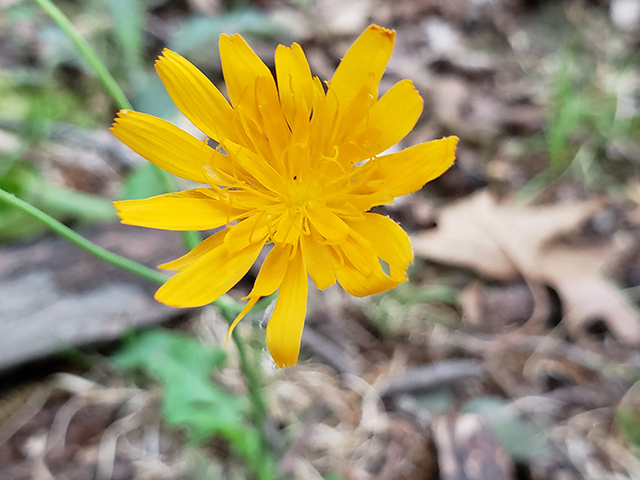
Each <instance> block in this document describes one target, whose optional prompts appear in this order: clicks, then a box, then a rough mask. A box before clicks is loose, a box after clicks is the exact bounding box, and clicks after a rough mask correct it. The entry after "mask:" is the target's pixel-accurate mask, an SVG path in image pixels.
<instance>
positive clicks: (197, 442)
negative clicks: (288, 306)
mask: <svg viewBox="0 0 640 480" xmlns="http://www.w3.org/2000/svg"><path fill="white" fill-rule="evenodd" d="M54 3H55V4H56V5H57V6H58V7H59V8H60V9H61V10H62V11H63V12H64V13H65V14H66V15H67V16H68V17H69V19H70V20H71V22H72V23H73V25H74V27H75V28H76V29H77V30H78V31H79V33H80V34H81V35H82V37H83V38H84V39H85V40H86V41H87V42H88V43H89V44H90V45H91V46H92V48H93V49H94V50H95V51H96V53H97V55H98V57H99V58H100V59H101V60H102V61H103V62H104V63H105V65H106V66H107V68H108V69H109V71H110V72H111V73H112V74H113V75H114V77H115V78H116V80H117V81H118V83H119V84H120V86H121V87H122V88H123V90H124V91H125V93H126V95H127V97H128V98H129V100H130V101H131V103H132V104H133V106H134V108H135V109H136V110H139V111H142V112H146V113H150V114H153V115H156V116H160V117H163V118H165V119H168V120H170V121H172V122H174V123H176V124H177V125H179V126H180V127H182V128H184V129H186V130H188V131H191V132H192V133H194V134H197V132H196V131H195V129H194V128H193V126H191V125H190V124H189V123H188V122H187V121H186V120H185V119H184V117H181V116H180V114H179V112H178V111H177V109H176V108H175V106H173V104H172V103H171V101H170V98H169V97H168V95H167V94H166V92H165V91H164V88H163V86H162V83H161V82H160V80H159V79H158V77H157V76H156V74H155V72H154V70H153V62H154V60H155V58H156V57H157V56H158V55H159V53H160V52H161V50H162V49H163V48H164V47H169V48H171V49H173V50H174V51H177V52H179V53H180V54H181V55H183V56H185V57H186V58H188V59H189V60H190V61H191V62H192V63H194V64H195V65H197V66H198V67H199V68H200V69H201V70H202V71H203V72H205V74H206V75H207V76H208V77H209V78H210V79H211V80H212V81H213V82H215V83H216V84H217V85H218V86H219V88H220V89H221V90H222V91H223V92H224V91H225V90H224V84H223V82H222V72H221V69H220V59H219V55H218V48H217V42H218V37H219V36H220V34H221V33H241V34H242V35H243V36H244V38H245V39H246V40H247V41H248V42H249V44H250V45H251V46H252V47H253V48H254V50H255V51H256V52H257V53H258V55H260V56H261V57H262V58H263V60H264V61H265V62H266V63H267V65H269V66H270V68H273V53H274V50H275V47H276V46H277V45H278V44H280V43H284V44H287V45H288V44H290V43H291V42H294V41H295V42H298V43H299V44H301V45H302V47H303V49H304V50H305V52H306V54H307V57H308V59H309V63H310V65H311V69H312V72H313V74H314V75H317V76H319V77H320V78H321V79H324V80H328V79H330V78H331V76H332V74H333V71H334V69H335V67H336V65H337V64H338V62H339V61H340V58H341V57H342V55H344V53H345V51H346V49H347V48H348V47H349V46H350V45H351V43H352V42H353V41H354V39H355V38H356V37H357V36H358V35H359V34H360V33H361V32H362V31H363V30H364V28H366V26H367V25H369V24H371V23H376V24H379V25H382V26H385V27H387V28H392V29H395V30H396V45H395V50H394V54H393V56H392V58H391V61H390V62H389V66H388V69H387V73H386V75H385V76H384V78H383V80H382V83H381V85H380V90H381V93H383V92H384V91H386V90H387V89H388V88H389V87H390V86H391V85H393V84H394V83H395V82H397V81H399V80H401V79H404V78H409V79H411V80H412V81H413V82H414V84H415V85H416V88H417V89H418V90H419V91H420V93H421V95H422V97H423V99H424V102H425V108H424V112H423V115H422V118H421V120H420V121H419V123H418V125H417V126H416V128H415V129H414V130H413V132H412V133H411V134H410V135H409V136H408V137H407V138H406V139H405V140H403V142H402V144H401V145H399V146H398V147H397V148H404V147H407V146H411V145H414V144H417V143H420V142H424V141H427V140H431V139H435V138H439V137H442V136H445V135H457V136H459V137H460V143H459V147H458V154H457V162H456V164H455V165H454V167H453V168H452V169H451V170H450V171H448V172H447V173H446V174H445V175H443V176H442V177H441V178H440V179H438V180H437V181H435V182H433V183H431V184H429V185H427V186H426V187H425V188H424V189H423V190H422V191H420V192H416V193H415V194H412V195H409V196H407V197H403V198H400V199H398V200H397V201H396V203H395V204H393V205H391V206H387V207H384V208H378V209H376V210H377V211H379V212H380V213H384V214H386V215H389V216H391V217H392V218H393V219H394V220H396V221H398V222H399V223H400V224H401V225H402V226H403V227H404V228H405V230H407V231H408V232H409V234H410V236H411V238H412V242H413V245H414V251H415V257H416V258H415V260H414V262H413V264H412V266H411V267H410V271H409V278H410V281H409V282H407V283H405V284H402V285H400V286H399V287H397V288H396V289H394V290H392V291H390V292H386V293H384V294H380V295H376V296H372V297H368V298H364V299H355V298H352V297H350V296H349V295H347V294H345V292H344V291H342V290H341V289H340V288H339V287H337V286H333V287H330V288H328V289H327V290H325V291H323V292H318V291H317V290H315V289H311V292H310V298H309V307H308V314H307V323H306V327H305V332H304V335H303V342H302V354H301V358H300V361H299V364H298V366H297V367H294V368H290V369H284V370H278V369H276V368H275V367H274V366H273V365H272V363H271V361H270V359H269V356H268V353H267V352H266V349H265V344H264V328H263V327H264V323H265V320H264V315H263V314H262V313H260V314H253V315H250V316H249V317H248V318H247V319H246V320H244V321H243V322H242V323H241V325H240V326H239V327H238V332H239V334H240V336H241V338H242V340H243V342H244V343H243V344H244V345H246V351H245V352H238V350H237V348H236V347H235V346H234V345H229V347H227V348H226V349H223V348H222V345H223V343H224V338H225V335H226V330H227V326H228V325H227V322H226V321H225V320H224V319H223V318H222V317H221V316H220V315H219V312H218V310H216V309H215V308H213V307H206V308H200V309H191V310H176V309H171V308H169V307H165V306H163V305H159V304H157V303H155V301H154V300H153V292H154V291H155V288H156V286H155V285H154V284H152V283H150V282H146V281H144V280H140V279H139V278H137V277H135V276H134V275H132V274H129V273H125V272H122V271H120V270H118V269H117V268H116V267H113V266H110V265H107V264H105V263H104V262H102V261H100V260H98V259H96V258H93V257H91V256H89V255H88V254H86V253H84V252H82V251H81V250H79V249H78V248H77V247H75V246H73V245H71V244H69V243H68V242H66V241H65V240H63V239H60V238H59V237H57V236H56V235H54V234H52V233H50V232H48V231H47V230H46V227H44V226H42V225H41V224H40V223H38V221H36V220H34V219H33V218H31V217H29V216H27V215H26V214H24V213H22V212H21V211H18V210H16V209H14V208H11V207H9V206H7V205H5V204H2V203H0V479H2V480H23V479H24V480H48V479H56V480H84V479H97V480H106V479H113V480H128V479H136V480H144V479H154V480H160V479H167V480H172V479H194V480H196V479H209V478H216V479H218V478H220V479H259V480H267V479H289V478H291V479H302V480H307V479H309V480H316V479H327V480H329V479H331V480H339V479H344V480H369V479H371V480H374V479H375V480H395V479H407V480H414V479H425V480H432V479H433V480H435V479H442V480H465V479H469V480H471V479H474V480H475V479H486V480H501V479H518V480H529V479H530V480H544V479H552V480H573V479H583V478H585V479H627V478H629V479H638V478H640V459H639V457H638V454H639V453H640V387H639V386H637V384H636V382H637V381H638V380H640V352H639V350H638V347H639V346H640V315H639V313H638V305H639V302H640V175H639V173H640V0H600V1H598V0H590V1H588V0H572V1H569V0H567V1H544V0H537V1H536V0H349V1H344V0H341V1H340V0H297V1H296V0H288V1H287V0H254V1H251V0H226V1H225V0H76V1H71V0H69V1H62V0H60V1H56V2H54ZM117 110H118V108H117V106H116V105H115V103H114V102H113V100H112V99H111V97H110V96H109V95H108V94H107V92H106V91H105V90H104V88H103V87H102V85H101V83H100V81H99V79H98V78H97V77H96V75H95V73H94V71H93V70H92V69H91V68H90V67H89V66H88V65H87V63H86V62H85V60H83V58H82V57H81V55H80V54H79V53H78V51H77V50H76V49H75V47H74V45H73V44H72V42H71V41H70V40H69V39H68V38H67V36H65V34H64V33H63V31H62V30H61V29H60V28H59V27H58V26H57V25H56V24H55V23H54V22H53V21H52V20H51V19H50V18H49V17H48V16H47V14H46V13H45V12H44V11H43V10H42V9H41V8H40V6H39V5H38V4H37V3H36V2H35V1H31V0H0V187H2V188H3V189H5V190H7V191H9V192H12V193H14V194H16V195H17V196H19V197H20V198H22V199H24V200H26V201H28V202H30V203H32V204H33V205H35V206H37V207H38V208H40V209H42V210H44V211H45V212H47V213H49V214H50V215H52V216H54V217H56V218H58V219H59V220H61V221H62V222H64V223H65V224H66V225H68V226H70V227H72V228H73V229H75V230H77V231H78V232H80V233H81V234H82V235H84V236H85V237H87V238H89V239H90V240H92V241H94V242H95V243H97V244H99V245H101V246H103V247H105V248H107V249H109V250H112V251H114V252H117V253H119V254H121V255H124V256H126V257H129V258H132V259H135V260H136V261H139V262H141V263H143V264H145V265H147V266H149V267H155V266H156V265H158V264H160V263H163V262H166V261H169V260H172V259H174V258H176V257H177V256H179V255H181V254H182V253H183V252H184V250H183V248H184V247H183V246H182V241H181V238H180V234H178V233H176V232H160V231H153V230H146V229H142V228H136V227H123V226H121V225H119V223H118V221H117V217H116V215H115V210H114V208H113V206H112V201H114V200H117V199H124V198H128V199H131V198H144V197H148V196H150V195H155V194H159V193H163V192H164V186H163V182H162V180H161V179H160V178H159V177H158V175H157V173H156V171H155V170H154V169H153V168H151V165H150V164H148V163H147V162H146V161H144V160H143V159H141V158H139V157H137V156H136V155H135V154H134V153H133V152H131V151H130V150H128V148H127V147H125V146H124V145H121V144H120V143H119V142H118V141H117V140H116V139H115V138H114V137H112V136H111V134H110V133H109V131H108V127H109V126H110V124H111V122H112V120H113V118H114V116H115V114H116V112H117ZM179 185H180V186H181V187H185V188H186V187H187V185H186V184H182V183H180V184H179ZM255 274H256V271H255V270H254V271H252V272H251V273H250V274H248V275H247V278H245V279H244V280H243V281H242V282H241V283H240V284H239V285H238V286H237V287H236V288H235V289H234V290H233V291H232V292H231V296H233V297H234V298H237V299H240V298H241V297H242V296H244V295H246V294H247V293H248V291H249V289H250V288H251V285H252V282H253V279H254V278H255ZM247 372H250V373H249V375H247Z"/></svg>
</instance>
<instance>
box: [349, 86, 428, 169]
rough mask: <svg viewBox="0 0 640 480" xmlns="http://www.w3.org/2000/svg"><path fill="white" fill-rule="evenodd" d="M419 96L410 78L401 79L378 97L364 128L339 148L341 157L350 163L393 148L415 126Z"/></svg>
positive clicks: (419, 102)
mask: <svg viewBox="0 0 640 480" xmlns="http://www.w3.org/2000/svg"><path fill="white" fill-rule="evenodd" d="M422 105H423V102H422V97H420V94H419V93H418V91H417V90H416V89H415V87H414V86H413V83H412V82H411V81H410V80H402V81H400V82H398V83H396V84H395V85H394V86H393V87H391V89H390V90H389V91H388V92H387V93H385V94H384V95H383V96H382V98H380V100H378V101H377V102H376V103H375V104H374V105H373V107H371V110H370V111H369V116H368V118H367V122H366V127H365V128H364V130H363V131H361V132H360V133H357V134H356V135H355V136H354V138H347V139H346V140H347V141H349V143H348V144H347V145H345V148H341V150H340V156H341V158H346V159H348V158H350V157H351V158H352V161H351V163H354V162H357V161H360V160H363V159H364V158H369V157H372V156H374V155H377V154H378V153H380V152H382V151H384V150H386V149H387V148H389V147H392V146H393V145H395V144H396V143H398V142H399V141H400V140H402V139H403V138H404V137H405V136H406V135H407V134H408V133H409V132H410V131H411V130H412V129H413V127H414V126H415V124H416V122H417V121H418V118H420V114H421V113H422Z"/></svg>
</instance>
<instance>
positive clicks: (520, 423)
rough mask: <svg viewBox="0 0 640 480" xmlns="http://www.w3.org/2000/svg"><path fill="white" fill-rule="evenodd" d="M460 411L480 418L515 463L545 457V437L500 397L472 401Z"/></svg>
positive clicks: (546, 446)
mask: <svg viewBox="0 0 640 480" xmlns="http://www.w3.org/2000/svg"><path fill="white" fill-rule="evenodd" d="M464 411H465V412H469V413H477V414H479V415H481V416H482V417H483V418H484V420H485V421H486V422H487V426H488V427H489V428H490V429H491V431H492V432H493V433H494V434H495V436H496V437H497V438H498V441H499V442H500V444H501V445H502V446H503V448H504V449H505V450H506V451H507V452H508V453H509V454H510V455H511V456H512V457H513V458H515V459H516V460H530V459H532V458H540V457H544V456H545V455H547V454H548V450H549V442H548V434H547V433H546V432H545V431H544V429H543V428H542V427H540V426H539V425H537V424H535V423H533V422H531V421H526V420H524V419H522V418H520V416H519V415H518V414H517V412H515V411H514V410H513V409H512V408H510V405H509V404H508V403H507V402H506V401H505V400H503V399H502V398H499V397H477V398H473V399H471V400H470V401H469V402H468V403H467V404H466V405H465V408H464Z"/></svg>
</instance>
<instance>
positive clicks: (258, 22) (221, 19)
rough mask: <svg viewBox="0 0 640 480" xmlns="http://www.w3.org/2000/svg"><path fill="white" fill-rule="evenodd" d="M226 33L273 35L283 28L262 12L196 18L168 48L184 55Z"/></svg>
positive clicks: (249, 10)
mask: <svg viewBox="0 0 640 480" xmlns="http://www.w3.org/2000/svg"><path fill="white" fill-rule="evenodd" d="M223 33H228V34H232V33H242V34H247V33H249V34H251V33H253V34H256V35H261V36H274V35H277V34H279V33H281V27H280V26H278V25H276V24H275V23H273V22H272V21H271V20H270V19H269V16H268V15H267V14H266V13H264V12H261V11H259V10H251V9H244V10H237V11H232V12H229V13H225V14H222V15H218V16H216V17H194V18H191V19H189V20H188V21H186V22H185V23H183V24H182V25H181V26H180V28H179V29H178V32H177V33H176V34H175V36H174V37H173V40H172V41H171V43H170V44H169V48H171V49H172V50H175V51H177V52H181V53H183V54H185V53H189V52H195V51H196V50H198V49H200V48H203V47H205V46H206V45H207V44H210V43H214V42H217V41H218V37H220V35H221V34H223Z"/></svg>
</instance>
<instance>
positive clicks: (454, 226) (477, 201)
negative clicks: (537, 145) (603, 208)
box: [411, 190, 598, 281]
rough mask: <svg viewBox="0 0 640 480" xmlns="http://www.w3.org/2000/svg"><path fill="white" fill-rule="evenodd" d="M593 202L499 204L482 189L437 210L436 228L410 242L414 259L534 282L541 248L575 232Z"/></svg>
mask: <svg viewBox="0 0 640 480" xmlns="http://www.w3.org/2000/svg"><path fill="white" fill-rule="evenodd" d="M597 208H598V205H597V203H596V202H584V203H572V204H561V205H554V206H545V207H535V208H522V207H515V206H503V205H499V204H498V203H497V202H496V200H495V199H494V198H493V197H492V196H491V194H490V193H489V192H488V191H486V190H482V191H480V192H478V193H476V194H474V195H472V196H470V197H468V198H466V199H464V200H462V201H460V202H457V203H455V204H453V205H451V206H448V207H446V208H444V209H443V210H442V213H441V214H440V218H439V220H438V227H437V228H435V229H433V230H428V231H426V232H422V233H420V234H417V235H414V236H413V237H412V239H411V241H412V243H413V249H414V251H415V253H416V255H418V256H420V257H423V258H427V259H429V260H433V261H436V262H441V263H445V264H449V265H457V266H461V267H466V268H470V269H472V270H474V271H476V272H478V273H480V274H481V275H484V276H487V277H489V278H494V279H497V280H505V281H507V280H515V279H517V278H518V277H520V276H521V275H522V276H524V277H525V278H531V277H533V278H536V277H535V275H532V274H533V273H534V272H536V268H535V264H536V262H537V258H536V256H537V254H538V252H539V250H540V248H541V247H542V246H543V245H545V244H546V243H548V242H549V241H551V240H553V239H554V238H557V237H560V236H562V235H565V234H567V233H569V232H571V231H573V230H575V229H576V228H577V227H578V226H579V225H580V224H582V223H583V222H584V221H585V220H586V219H587V218H588V217H589V216H590V215H592V214H593V213H594V212H595V211H596V209H597Z"/></svg>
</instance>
